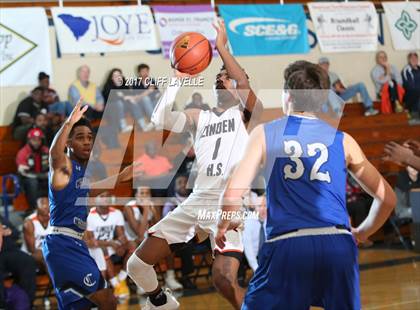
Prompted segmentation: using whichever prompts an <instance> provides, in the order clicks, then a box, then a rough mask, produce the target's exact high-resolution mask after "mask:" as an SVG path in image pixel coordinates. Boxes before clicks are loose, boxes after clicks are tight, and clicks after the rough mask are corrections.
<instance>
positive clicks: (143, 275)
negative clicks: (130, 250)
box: [127, 253, 159, 293]
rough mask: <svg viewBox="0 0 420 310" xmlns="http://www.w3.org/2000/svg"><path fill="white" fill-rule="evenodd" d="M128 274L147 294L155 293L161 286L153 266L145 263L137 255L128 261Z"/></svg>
mask: <svg viewBox="0 0 420 310" xmlns="http://www.w3.org/2000/svg"><path fill="white" fill-rule="evenodd" d="M127 274H128V275H129V276H130V278H131V279H132V280H133V281H134V282H135V283H136V284H137V286H140V287H141V288H143V289H144V290H145V292H146V293H150V292H153V291H154V290H156V289H157V288H158V286H159V283H158V280H157V275H156V271H155V269H154V268H153V266H152V265H149V264H146V263H145V262H143V261H142V260H141V259H140V258H139V257H138V256H137V255H136V254H135V253H134V254H133V255H131V256H130V258H129V259H128V261H127Z"/></svg>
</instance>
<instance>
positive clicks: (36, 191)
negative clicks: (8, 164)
mask: <svg viewBox="0 0 420 310" xmlns="http://www.w3.org/2000/svg"><path fill="white" fill-rule="evenodd" d="M27 137H28V142H27V143H26V144H25V146H24V147H23V148H21V149H20V150H19V152H18V153H17V156H16V166H17V168H18V174H19V176H20V178H21V182H22V187H23V189H24V191H25V193H26V197H27V199H28V203H29V207H30V210H29V212H30V211H33V210H35V208H36V206H37V202H36V200H37V198H38V197H39V196H40V195H46V194H47V188H48V156H49V155H48V147H47V146H45V145H44V142H43V139H44V133H43V132H42V130H41V129H38V128H33V129H31V130H30V131H29V132H28V136H27Z"/></svg>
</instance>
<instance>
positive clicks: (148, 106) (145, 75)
mask: <svg viewBox="0 0 420 310" xmlns="http://www.w3.org/2000/svg"><path fill="white" fill-rule="evenodd" d="M137 74H138V79H137V82H136V83H135V84H134V85H133V87H132V89H133V90H135V91H136V92H134V93H133V94H132V95H130V96H126V97H125V99H126V100H128V101H129V102H131V103H132V104H137V105H138V106H139V107H140V111H141V116H142V117H141V118H140V119H138V118H136V119H137V120H138V121H139V124H140V127H141V128H142V129H143V130H144V131H150V130H152V129H153V128H154V126H153V124H152V123H146V118H148V119H149V120H150V117H151V116H152V113H153V109H154V108H155V105H156V103H157V101H158V99H159V96H160V92H159V89H158V88H157V86H156V82H155V80H154V79H153V78H151V77H150V67H149V66H148V65H146V64H140V65H138V66H137Z"/></svg>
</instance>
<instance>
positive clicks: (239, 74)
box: [214, 19, 263, 122]
mask: <svg viewBox="0 0 420 310" xmlns="http://www.w3.org/2000/svg"><path fill="white" fill-rule="evenodd" d="M214 28H215V29H216V31H217V37H216V49H217V51H218V52H219V55H220V57H221V58H222V61H223V64H224V65H225V68H226V71H227V73H228V75H229V77H230V78H232V79H234V80H235V81H236V82H237V86H236V88H237V90H238V94H239V96H240V98H241V101H242V103H243V104H244V105H245V109H246V110H247V111H248V114H251V113H254V116H253V117H254V118H259V116H260V113H261V112H262V110H263V105H262V103H261V101H260V100H259V99H258V98H257V96H256V95H255V93H254V91H253V90H252V89H251V85H250V83H249V79H248V76H247V74H246V73H245V71H244V70H243V69H242V67H241V66H240V65H239V63H238V62H237V61H236V59H235V57H233V55H232V54H231V53H230V52H229V49H228V48H227V47H226V44H227V41H228V39H227V33H226V27H225V23H224V21H223V20H222V19H219V21H218V23H217V25H215V26H214ZM245 117H246V122H248V121H249V120H250V117H251V115H245Z"/></svg>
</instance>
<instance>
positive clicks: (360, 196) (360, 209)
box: [346, 175, 373, 247]
mask: <svg viewBox="0 0 420 310" xmlns="http://www.w3.org/2000/svg"><path fill="white" fill-rule="evenodd" d="M372 201H373V200H372V197H371V196H370V195H368V194H367V193H366V192H365V191H364V190H363V189H362V187H361V186H360V185H359V183H357V182H356V181H355V180H354V178H353V177H351V176H350V175H348V176H347V183H346V202H347V204H346V205H347V212H348V213H349V215H350V221H351V225H352V227H358V226H359V225H360V224H361V223H362V222H363V221H364V220H365V218H366V217H367V215H368V214H369V210H370V207H371V205H372ZM372 245H373V242H372V241H370V240H369V239H368V240H366V241H365V242H364V243H363V244H361V246H362V247H369V246H372Z"/></svg>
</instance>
